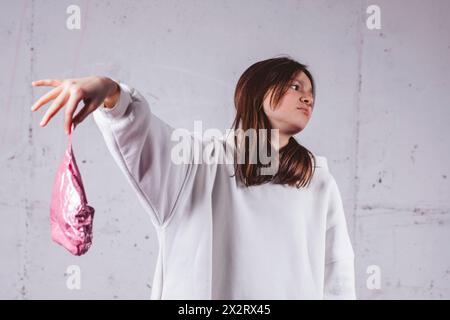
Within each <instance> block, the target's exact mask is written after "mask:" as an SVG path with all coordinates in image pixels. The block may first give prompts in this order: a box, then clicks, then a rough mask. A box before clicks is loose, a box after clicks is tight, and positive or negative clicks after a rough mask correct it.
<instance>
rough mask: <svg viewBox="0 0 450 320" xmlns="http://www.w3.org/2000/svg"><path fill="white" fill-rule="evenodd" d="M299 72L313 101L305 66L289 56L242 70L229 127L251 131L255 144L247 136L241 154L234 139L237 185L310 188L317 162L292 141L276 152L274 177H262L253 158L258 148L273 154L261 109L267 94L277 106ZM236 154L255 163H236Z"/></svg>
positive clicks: (309, 74) (259, 163)
mask: <svg viewBox="0 0 450 320" xmlns="http://www.w3.org/2000/svg"><path fill="white" fill-rule="evenodd" d="M301 72H303V73H305V74H306V76H308V78H309V80H310V81H311V85H312V94H313V97H314V98H315V85H314V80H313V77H312V75H311V73H310V72H309V71H308V70H307V66H306V65H304V64H301V63H299V62H297V61H295V60H294V59H292V58H290V57H289V56H284V57H278V58H271V59H267V60H263V61H259V62H257V63H255V64H253V65H251V66H250V67H249V68H248V69H247V70H245V71H244V73H243V74H242V75H241V77H240V78H239V80H238V83H237V85H236V89H235V94H234V104H235V108H236V117H235V119H234V121H233V124H232V127H233V128H234V130H235V131H239V132H242V131H243V132H247V131H248V130H249V129H250V130H252V129H254V130H256V131H257V132H258V134H256V139H250V141H251V142H254V143H252V144H247V143H246V138H247V136H246V137H245V138H244V141H243V142H244V146H245V147H244V148H243V149H242V150H241V149H240V147H239V146H238V142H237V137H236V136H235V137H234V150H235V153H234V168H235V173H234V175H233V176H236V179H237V180H238V183H242V184H244V185H245V186H247V187H248V186H252V185H260V184H264V183H268V182H271V183H274V184H283V185H284V184H287V185H289V186H296V187H297V188H300V187H305V186H308V185H309V183H310V181H311V179H312V177H313V174H314V168H315V161H316V160H315V157H314V155H313V154H312V152H310V151H309V150H308V149H306V148H305V147H304V146H302V145H300V144H299V143H298V142H297V141H296V139H294V138H293V137H290V139H289V142H288V143H287V144H286V145H285V146H283V147H282V148H280V149H279V150H278V152H279V155H278V159H277V161H278V170H277V172H276V173H275V174H272V175H270V174H269V175H267V174H265V175H262V174H261V168H263V167H265V165H264V164H262V163H261V161H260V160H259V158H258V157H257V156H256V154H257V153H258V152H259V151H258V150H259V149H258V148H259V147H260V146H263V148H264V150H266V148H267V149H269V150H271V152H273V145H272V144H271V139H270V137H271V134H270V133H271V129H273V128H272V127H271V125H270V122H269V119H268V117H267V115H266V114H265V112H264V110H263V107H262V105H263V101H264V98H265V96H266V94H267V93H268V92H269V91H271V92H272V96H271V98H270V102H271V104H272V105H275V106H276V105H278V103H279V101H280V100H281V98H282V97H283V95H284V94H285V92H286V91H287V90H288V89H289V86H290V85H291V82H292V79H293V78H294V77H295V76H297V75H298V74H300V73H301ZM313 101H315V99H314V100H313ZM313 103H314V102H313ZM261 131H262V132H265V133H266V134H263V138H261V136H260V133H261ZM260 140H262V141H260ZM239 150H240V151H239ZM239 152H243V153H242V154H241V155H240V156H242V155H244V157H248V158H250V159H256V161H252V162H250V161H249V162H247V161H244V162H243V163H238V161H237V157H238V153H239ZM271 154H272V153H271ZM244 159H245V160H246V159H247V158H244ZM233 176H231V177H233Z"/></svg>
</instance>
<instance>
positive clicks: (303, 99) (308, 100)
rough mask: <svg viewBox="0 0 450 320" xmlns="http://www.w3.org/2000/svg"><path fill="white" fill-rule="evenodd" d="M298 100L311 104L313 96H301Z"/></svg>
mask: <svg viewBox="0 0 450 320" xmlns="http://www.w3.org/2000/svg"><path fill="white" fill-rule="evenodd" d="M300 101H301V102H303V103H304V104H307V105H309V106H311V105H312V102H313V98H312V96H301V97H300Z"/></svg>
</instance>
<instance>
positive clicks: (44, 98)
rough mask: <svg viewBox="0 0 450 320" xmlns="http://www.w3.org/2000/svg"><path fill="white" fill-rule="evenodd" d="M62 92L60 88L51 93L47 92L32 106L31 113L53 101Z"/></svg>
mask: <svg viewBox="0 0 450 320" xmlns="http://www.w3.org/2000/svg"><path fill="white" fill-rule="evenodd" d="M62 90H63V88H61V87H57V88H54V89H52V90H51V91H49V92H47V93H46V94H45V95H43V96H42V97H40V98H39V99H38V100H37V101H36V102H35V103H34V104H33V105H32V106H31V111H36V110H39V108H40V107H42V106H43V105H44V104H46V103H47V102H49V101H50V100H53V99H55V98H56V97H57V96H58V95H59V94H60V93H61V91H62Z"/></svg>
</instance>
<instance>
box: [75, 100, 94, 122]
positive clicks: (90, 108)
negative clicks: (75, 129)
mask: <svg viewBox="0 0 450 320" xmlns="http://www.w3.org/2000/svg"><path fill="white" fill-rule="evenodd" d="M98 105H99V103H98V102H90V103H89V104H88V105H86V106H85V107H84V108H83V109H81V110H80V112H78V114H77V115H76V116H75V117H74V118H73V120H72V122H73V123H74V125H75V126H76V125H78V124H79V123H80V122H83V121H84V119H85V118H86V117H87V116H88V115H89V114H90V113H91V112H92V111H94V110H95V109H96V107H97V106H98Z"/></svg>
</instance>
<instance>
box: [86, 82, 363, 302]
mask: <svg viewBox="0 0 450 320" xmlns="http://www.w3.org/2000/svg"><path fill="white" fill-rule="evenodd" d="M119 85H120V98H119V100H118V102H117V104H116V105H115V106H114V107H113V108H112V109H108V108H105V107H104V106H103V105H101V106H100V107H99V108H97V109H96V110H95V111H94V113H93V116H94V119H95V122H96V124H97V126H98V128H99V129H100V131H101V133H102V135H103V138H104V140H105V142H106V145H107V147H108V149H109V151H110V152H111V155H112V156H113V158H114V160H115V161H116V163H117V164H118V166H119V168H120V170H121V171H122V172H123V173H124V174H125V176H126V177H127V180H128V181H129V183H130V185H131V187H132V188H133V190H134V191H135V192H136V194H137V196H138V198H139V200H140V201H141V203H142V205H143V206H144V208H145V210H146V212H148V214H149V216H150V218H151V221H152V223H153V225H154V226H155V229H156V231H157V236H158V241H159V254H158V259H157V264H156V270H155V274H154V278H153V287H152V293H151V297H150V298H151V299H327V298H328V299H355V298H356V296H355V282H354V252H353V248H352V245H351V242H350V238H349V235H348V231H347V225H346V219H345V214H344V210H343V204H342V199H341V195H340V191H339V189H338V186H337V184H336V181H335V179H334V178H333V176H332V175H331V173H330V172H329V170H328V166H327V160H326V158H325V157H321V156H316V160H317V162H316V168H315V173H314V176H313V178H312V181H311V183H310V185H309V186H308V187H307V188H300V189H297V188H295V187H289V186H282V185H276V184H272V183H268V184H264V185H260V186H251V187H249V188H247V187H244V186H242V185H240V184H237V183H236V180H235V177H230V176H231V175H233V174H234V167H233V165H232V164H223V162H222V164H221V162H220V161H211V162H212V163H206V162H205V161H202V163H198V162H197V163H196V162H195V161H193V158H192V157H193V154H194V152H192V153H191V154H190V157H191V158H190V159H191V160H192V161H190V162H188V163H184V164H176V163H175V162H173V161H172V160H171V159H172V158H171V152H172V148H173V147H174V146H175V145H179V140H175V139H172V136H171V135H172V132H173V130H174V128H172V127H171V126H170V125H168V124H167V123H166V122H164V121H162V120H161V119H160V118H158V117H157V116H156V115H155V114H154V113H153V112H152V111H151V108H150V106H149V104H148V102H147V101H146V99H145V98H144V97H143V96H142V94H140V92H139V91H137V90H136V89H134V88H133V87H131V86H129V85H127V84H124V83H122V82H119ZM230 136H232V135H230ZM191 137H192V139H199V138H198V137H194V135H193V134H192V135H191ZM195 141H199V140H195ZM218 141H219V142H220V143H217V142H218ZM226 143H233V140H232V139H231V140H230V139H221V140H217V138H211V139H203V140H202V141H201V145H202V146H203V148H204V149H203V150H209V151H207V155H208V157H209V158H212V157H214V156H217V154H216V153H218V154H220V155H222V154H223V148H222V147H224V146H225V144H226ZM208 147H209V149H208Z"/></svg>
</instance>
